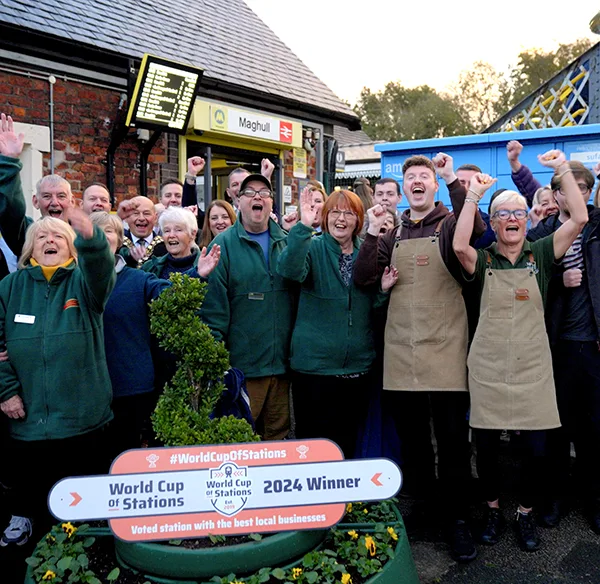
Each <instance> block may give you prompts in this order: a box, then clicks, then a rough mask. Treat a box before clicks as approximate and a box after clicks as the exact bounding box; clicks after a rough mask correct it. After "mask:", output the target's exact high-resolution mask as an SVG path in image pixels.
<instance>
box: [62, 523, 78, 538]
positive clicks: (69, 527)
mask: <svg viewBox="0 0 600 584" xmlns="http://www.w3.org/2000/svg"><path fill="white" fill-rule="evenodd" d="M61 527H62V530H63V531H64V532H65V533H66V534H67V535H68V536H69V537H71V536H72V535H73V534H74V533H75V532H76V531H77V528H76V527H75V526H74V525H73V524H72V523H71V522H69V523H63V524H62V525H61Z"/></svg>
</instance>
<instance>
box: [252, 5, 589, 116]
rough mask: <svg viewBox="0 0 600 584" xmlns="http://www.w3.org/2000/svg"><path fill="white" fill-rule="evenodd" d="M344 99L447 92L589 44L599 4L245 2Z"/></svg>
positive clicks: (352, 102) (352, 101) (352, 99)
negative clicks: (481, 68) (421, 89)
mask: <svg viewBox="0 0 600 584" xmlns="http://www.w3.org/2000/svg"><path fill="white" fill-rule="evenodd" d="M245 1H246V4H248V5H249V6H250V8H252V10H254V12H256V13H257V14H258V15H259V16H260V18H261V19H262V20H263V21H264V22H265V23H266V24H267V25H268V26H269V27H270V28H271V29H272V30H273V31H274V32H275V33H276V34H277V35H278V36H279V38H280V39H281V40H283V42H285V43H286V44H287V45H288V47H290V48H291V49H292V50H293V51H294V53H296V55H297V56H298V57H300V59H302V61H304V63H306V65H308V67H310V69H311V70H312V71H313V72H314V73H315V74H316V75H317V76H318V77H319V78H320V79H321V80H322V81H324V82H325V83H326V84H327V85H328V86H329V87H330V88H331V89H332V90H333V91H334V92H335V93H336V94H337V95H338V96H339V97H341V98H343V99H345V100H347V101H349V102H350V103H351V104H354V103H356V100H357V98H358V96H359V94H360V91H361V89H362V88H363V87H364V86H366V87H369V88H370V89H371V90H372V91H377V90H379V89H383V87H384V86H385V84H386V83H387V82H389V81H399V82H401V83H402V84H403V85H405V86H407V87H415V86H418V85H424V84H427V85H430V86H431V87H434V88H435V89H437V90H441V91H443V90H446V89H448V88H449V86H450V85H451V84H453V83H455V82H456V81H457V80H458V77H459V74H460V72H461V71H462V70H465V69H468V68H469V66H470V65H471V64H472V63H473V62H475V61H487V62H488V63H490V64H491V65H493V66H494V67H495V68H496V69H498V70H507V69H508V67H509V65H516V62H517V56H518V54H519V53H520V52H521V51H522V50H525V49H530V48H532V47H538V48H541V49H544V50H546V51H548V50H551V49H553V48H556V47H557V46H558V45H559V44H560V43H568V42H572V41H574V40H576V39H578V38H582V37H587V38H590V39H592V41H593V42H599V41H600V36H599V35H595V34H593V33H592V32H590V29H589V21H590V20H591V19H592V17H593V16H594V15H595V14H596V13H597V12H598V11H599V10H600V3H598V0H578V1H577V2H571V3H557V2H553V1H552V0H545V2H540V1H539V0H537V1H533V0H502V1H500V2H493V3H490V4H484V3H483V2H481V0H454V1H453V2H449V1H440V0H430V1H429V2H426V1H413V2H410V3H409V2H407V1H406V0H403V1H402V0H367V1H361V2H358V1H356V0H345V1H344V2H341V1H338V0H302V1H300V2H297V3H296V4H294V3H292V2H288V1H283V0H245Z"/></svg>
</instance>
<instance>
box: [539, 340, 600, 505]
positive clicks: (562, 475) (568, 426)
mask: <svg viewBox="0 0 600 584" xmlns="http://www.w3.org/2000/svg"><path fill="white" fill-rule="evenodd" d="M553 367H554V381H555V384H556V399H557V402H558V413H559V415H560V421H561V424H562V426H561V427H560V428H557V429H555V430H550V431H549V432H548V460H547V462H548V470H549V476H550V477H551V479H550V481H549V485H550V490H551V492H550V493H549V495H550V496H551V497H552V498H560V497H562V496H564V495H565V492H566V490H567V488H568V479H569V471H570V462H571V457H570V453H571V447H570V443H571V442H574V443H575V451H576V454H577V463H576V468H577V472H578V475H579V478H580V479H581V484H582V485H583V486H584V490H585V492H584V496H585V497H587V498H588V499H592V500H595V501H600V466H599V460H598V450H599V449H600V351H599V348H598V344H597V343H596V342H593V341H592V342H576V341H560V342H559V343H557V345H556V346H555V347H554V348H553Z"/></svg>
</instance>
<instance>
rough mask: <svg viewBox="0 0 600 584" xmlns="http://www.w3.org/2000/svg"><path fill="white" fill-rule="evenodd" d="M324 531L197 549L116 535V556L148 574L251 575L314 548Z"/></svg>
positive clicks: (188, 576)
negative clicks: (122, 538)
mask: <svg viewBox="0 0 600 584" xmlns="http://www.w3.org/2000/svg"><path fill="white" fill-rule="evenodd" d="M326 536H327V530H318V531H287V532H282V533H276V534H275V535H271V536H269V537H265V538H264V539H262V540H260V541H250V542H247V543H242V544H237V545H231V546H224V547H218V548H217V547H215V548H201V549H196V550H190V549H185V548H181V547H177V546H170V545H164V544H158V543H137V542H136V543H130V542H125V541H122V540H119V539H116V538H115V550H116V552H117V557H118V559H119V560H120V561H121V562H123V563H124V564H125V565H126V566H128V567H130V568H133V569H134V570H137V571H140V572H142V573H143V574H144V575H146V574H147V575H149V576H152V575H154V576H162V577H167V578H212V577H213V576H216V575H221V576H225V575H227V574H230V573H232V572H234V573H236V574H251V573H252V572H256V571H258V570H259V569H260V568H262V567H264V566H271V567H273V568H275V567H277V566H282V565H284V564H288V563H290V562H291V561H293V560H295V559H296V558H300V557H302V556H303V555H304V554H305V553H307V552H309V551H310V550H312V549H314V548H315V547H317V546H318V545H319V544H320V543H321V542H322V541H323V540H324V539H325V537H326Z"/></svg>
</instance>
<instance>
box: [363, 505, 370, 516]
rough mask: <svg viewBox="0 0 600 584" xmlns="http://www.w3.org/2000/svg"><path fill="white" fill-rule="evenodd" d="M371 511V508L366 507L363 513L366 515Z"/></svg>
mask: <svg viewBox="0 0 600 584" xmlns="http://www.w3.org/2000/svg"><path fill="white" fill-rule="evenodd" d="M368 512H369V510H368V509H367V508H366V507H365V509H364V510H363V513H364V514H365V515H366V514H367V513H368Z"/></svg>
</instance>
